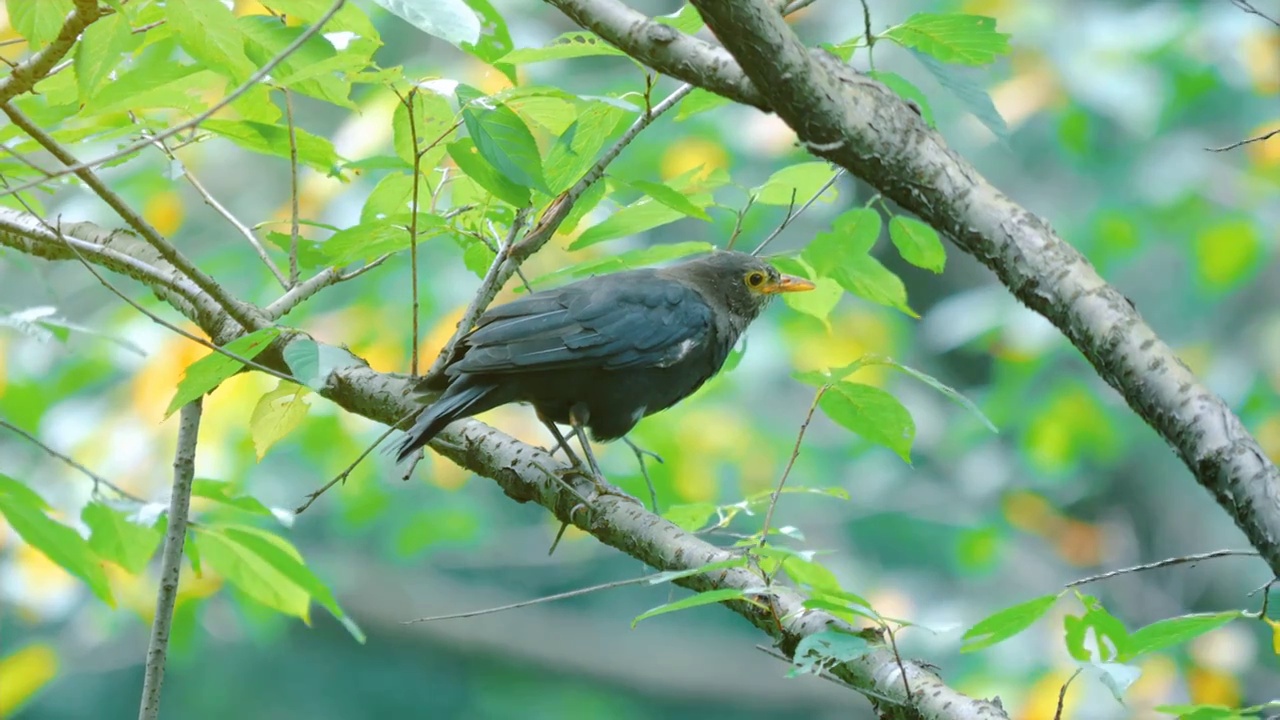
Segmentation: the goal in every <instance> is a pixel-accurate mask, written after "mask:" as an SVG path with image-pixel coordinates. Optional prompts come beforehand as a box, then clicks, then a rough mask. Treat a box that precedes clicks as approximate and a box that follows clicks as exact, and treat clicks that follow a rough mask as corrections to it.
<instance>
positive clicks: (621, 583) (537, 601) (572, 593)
mask: <svg viewBox="0 0 1280 720" xmlns="http://www.w3.org/2000/svg"><path fill="white" fill-rule="evenodd" d="M651 582H653V578H652V577H647V576H646V577H638V578H631V579H630V580H618V581H616V582H609V583H602V584H600V585H592V586H591V587H584V588H578V589H577V590H569V591H568V592H562V593H556V594H555V595H546V596H544V597H540V598H534V599H533V600H522V601H520V602H517V603H511V604H510V605H499V606H498V607H493V608H487V609H485V610H470V611H468V612H460V613H451V614H449V615H433V616H431V617H421V618H415V619H413V620H402V621H401V624H403V625H412V624H413V623H425V622H435V621H437V620H457V619H460V618H472V617H479V616H481V615H493V614H495V613H500V612H506V611H507V610H518V609H520V608H523V607H529V606H530V605H541V604H542V603H549V602H554V601H556V600H567V599H568V598H572V597H578V596H580V595H589V594H591V593H594V592H600V591H601V590H612V589H614V588H620V587H627V586H629V585H643V584H644V583H651Z"/></svg>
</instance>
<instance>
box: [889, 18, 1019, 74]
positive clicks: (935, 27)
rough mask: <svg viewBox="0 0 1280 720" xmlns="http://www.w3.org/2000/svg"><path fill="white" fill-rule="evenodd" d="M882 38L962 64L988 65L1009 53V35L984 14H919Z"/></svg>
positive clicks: (893, 28)
mask: <svg viewBox="0 0 1280 720" xmlns="http://www.w3.org/2000/svg"><path fill="white" fill-rule="evenodd" d="M882 37H887V38H889V39H891V40H895V41H897V42H898V43H899V44H901V45H902V46H904V47H908V48H913V49H916V50H919V51H920V52H923V53H928V54H929V55H931V56H933V57H936V58H937V59H939V60H941V61H943V62H948V63H959V64H963V65H986V64H987V63H989V62H992V61H993V60H995V59H996V58H997V57H999V56H1000V55H1007V54H1008V53H1009V35H1008V34H1007V33H1002V32H997V31H996V19H995V18H992V17H986V16H983V15H965V14H961V13H945V14H935V13H916V14H915V15H912V16H911V17H909V18H907V21H906V22H904V23H902V24H901V25H898V26H896V27H892V28H889V29H888V30H886V31H885V32H884V33H883V34H882Z"/></svg>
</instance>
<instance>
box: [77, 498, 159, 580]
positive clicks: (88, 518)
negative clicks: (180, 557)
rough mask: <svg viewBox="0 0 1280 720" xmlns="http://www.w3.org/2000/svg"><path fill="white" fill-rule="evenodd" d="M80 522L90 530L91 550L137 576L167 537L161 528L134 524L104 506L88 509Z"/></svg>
mask: <svg viewBox="0 0 1280 720" xmlns="http://www.w3.org/2000/svg"><path fill="white" fill-rule="evenodd" d="M80 519H81V520H82V521H84V524H85V525H87V526H88V527H89V547H90V549H92V550H93V551H94V552H95V553H97V554H98V556H99V557H101V558H103V559H105V560H110V561H112V562H114V563H115V564H117V565H119V566H120V567H122V568H124V569H125V570H128V571H129V572H131V573H133V574H135V575H136V574H138V573H140V572H142V571H143V569H144V568H146V566H147V563H148V561H150V560H151V557H152V556H153V555H155V552H156V548H158V547H159V546H160V540H161V539H162V537H163V533H162V532H161V530H160V528H159V527H157V526H155V525H141V524H138V523H136V522H133V521H132V520H130V519H129V518H128V517H126V516H125V514H124V513H122V512H120V511H119V510H116V509H115V508H110V507H107V506H106V505H104V504H102V503H100V502H91V503H89V504H88V505H85V506H84V509H83V510H81V511H80Z"/></svg>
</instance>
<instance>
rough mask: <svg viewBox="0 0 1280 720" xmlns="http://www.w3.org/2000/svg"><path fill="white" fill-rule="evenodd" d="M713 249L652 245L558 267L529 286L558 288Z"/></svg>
mask: <svg viewBox="0 0 1280 720" xmlns="http://www.w3.org/2000/svg"><path fill="white" fill-rule="evenodd" d="M714 249H715V246H714V245H712V244H711V243H708V242H701V241H696V240H691V241H689V242H682V243H673V244H671V245H654V246H652V247H647V248H640V249H638V250H629V251H627V252H624V253H618V254H617V255H613V256H611V257H606V258H600V259H597V260H587V261H586V262H581V263H578V264H577V265H570V266H569V267H567V268H561V269H560V270H556V271H555V272H552V273H547V274H546V275H543V276H541V277H538V278H534V279H533V280H532V281H530V284H531V285H533V287H534V289H535V290H537V289H541V288H544V287H552V286H554V285H559V284H561V283H563V282H566V281H568V280H570V279H575V278H580V277H586V276H588V275H603V274H604V273H611V272H618V271H619V270H630V269H631V268H637V267H646V266H648V265H653V264H655V263H660V262H665V261H667V260H675V259H677V258H682V257H685V256H688V255H693V254H696V253H705V252H711V251H712V250H714Z"/></svg>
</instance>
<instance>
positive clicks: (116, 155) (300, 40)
mask: <svg viewBox="0 0 1280 720" xmlns="http://www.w3.org/2000/svg"><path fill="white" fill-rule="evenodd" d="M89 1H90V0H77V3H85V2H89ZM346 2H347V0H334V2H333V4H332V5H330V6H329V9H328V10H326V11H325V13H324V15H321V16H320V18H319V19H317V20H316V22H315V24H313V25H311V26H310V27H308V28H307V29H306V30H303V31H302V32H301V33H300V34H299V35H298V37H296V38H294V39H293V42H291V43H289V44H288V45H286V46H285V47H284V49H282V50H281V51H280V52H279V53H277V54H276V55H275V57H273V58H271V59H270V60H268V61H267V62H266V63H265V64H264V65H263V66H262V67H260V68H258V71H257V72H255V73H254V74H253V75H250V76H249V79H248V80H245V81H244V83H242V84H241V85H240V86H239V87H237V88H236V89H235V90H232V91H231V92H230V93H229V94H228V95H227V96H226V97H224V98H222V99H221V100H219V101H218V102H216V103H214V104H213V105H212V106H211V107H210V108H209V109H208V110H205V111H204V112H202V113H200V114H199V115H196V116H195V117H193V118H191V119H189V120H187V121H185V122H181V123H178V124H177V125H174V126H173V127H171V128H169V129H167V130H165V131H164V132H161V133H157V134H156V135H153V136H151V137H149V138H146V139H144V140H141V141H139V142H135V143H132V144H130V145H126V146H124V147H122V148H120V149H119V150H116V151H115V152H113V153H109V154H107V155H103V156H102V157H100V158H98V159H96V160H90V161H89V162H84V163H76V164H74V165H70V166H68V167H66V168H63V169H62V170H58V171H55V172H54V173H52V175H53V176H54V177H61V176H63V175H70V174H72V173H77V174H78V173H79V172H80V171H82V170H88V169H89V168H94V167H98V166H99V165H102V164H104V163H109V162H111V161H112V160H119V159H120V158H123V157H127V156H129V155H132V154H133V153H136V152H137V151H139V150H141V149H142V148H144V147H146V146H147V145H149V144H151V143H152V142H154V141H156V140H168V139H169V138H171V137H173V136H174V135H177V134H178V133H180V132H183V131H184V130H188V129H190V128H193V127H196V126H197V125H199V124H200V123H202V122H204V121H205V120H208V119H209V118H211V117H213V116H214V115H216V114H217V113H219V112H221V110H222V109H223V108H225V107H227V106H228V105H230V104H231V103H233V102H235V101H236V100H238V99H240V96H241V95H244V94H245V93H247V92H249V91H250V90H252V89H253V88H254V86H256V85H257V84H258V83H260V82H262V80H263V79H264V78H266V77H267V76H268V75H270V74H271V71H273V70H275V69H276V66H277V65H279V64H280V63H282V62H284V61H285V60H286V59H288V57H289V56H290V55H292V54H293V53H294V52H296V51H297V50H298V48H300V47H302V46H303V45H304V44H305V43H306V42H307V41H308V40H310V39H311V38H312V37H314V36H315V35H316V34H317V33H319V32H320V30H321V29H322V28H323V27H324V26H325V24H326V23H328V22H329V20H330V19H331V18H332V17H333V16H334V15H336V14H337V13H338V11H339V10H341V9H342V6H343V5H345V4H346ZM94 5H95V7H96V5H97V3H96V2H95V3H94ZM42 182H44V181H43V180H36V181H32V182H29V183H25V184H23V185H19V186H17V187H15V188H11V189H9V190H6V191H4V192H0V197H5V196H7V195H12V194H13V193H17V192H22V191H23V190H30V189H31V188H33V187H35V186H37V185H39V184H40V183H42ZM233 317H234V315H233Z"/></svg>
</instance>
